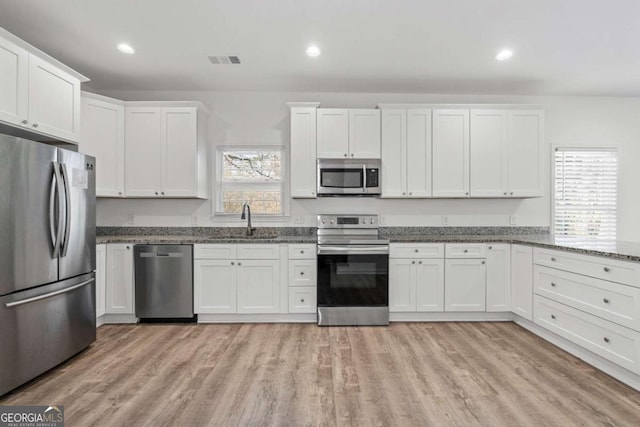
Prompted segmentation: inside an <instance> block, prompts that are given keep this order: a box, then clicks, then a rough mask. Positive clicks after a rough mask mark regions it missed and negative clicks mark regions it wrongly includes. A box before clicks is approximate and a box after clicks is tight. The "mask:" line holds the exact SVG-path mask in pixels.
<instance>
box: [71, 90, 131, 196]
mask: <svg viewBox="0 0 640 427" xmlns="http://www.w3.org/2000/svg"><path fill="white" fill-rule="evenodd" d="M79 151H81V152H83V153H85V154H88V155H90V156H93V157H95V158H96V196H98V197H123V196H124V103H123V102H121V101H117V100H115V99H110V98H106V97H101V96H98V95H93V94H85V93H83V95H82V133H81V137H80V146H79Z"/></svg>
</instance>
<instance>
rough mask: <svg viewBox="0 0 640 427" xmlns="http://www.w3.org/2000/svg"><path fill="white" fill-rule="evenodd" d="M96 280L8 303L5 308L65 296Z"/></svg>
mask: <svg viewBox="0 0 640 427" xmlns="http://www.w3.org/2000/svg"><path fill="white" fill-rule="evenodd" d="M95 280H96V279H89V280H86V281H84V282H82V283H78V284H77V285H74V286H71V287H70V288H66V289H60V290H59V291H54V292H49V293H48V294H44V295H38V296H37V297H32V298H26V299H23V300H20V301H14V302H9V303H6V304H5V307H7V308H11V307H17V306H19V305H22V304H28V303H30V302H35V301H40V300H43V299H46V298H51V297H55V296H56V295H60V294H65V293H67V292H71V291H73V290H75V289H78V288H81V287H83V286H84V285H87V284H89V283H91V282H95Z"/></svg>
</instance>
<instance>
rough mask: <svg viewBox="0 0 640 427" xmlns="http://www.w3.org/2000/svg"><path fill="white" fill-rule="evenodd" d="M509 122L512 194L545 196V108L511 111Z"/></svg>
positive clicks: (509, 161) (509, 185)
mask: <svg viewBox="0 0 640 427" xmlns="http://www.w3.org/2000/svg"><path fill="white" fill-rule="evenodd" d="M507 123H508V128H507V140H508V151H507V162H508V174H507V180H508V187H509V189H508V191H509V196H513V197H539V196H542V195H543V191H542V182H541V180H542V173H541V167H542V156H543V154H542V150H543V130H544V112H542V111H510V112H509V115H508V122H507Z"/></svg>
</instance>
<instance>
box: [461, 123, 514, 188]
mask: <svg viewBox="0 0 640 427" xmlns="http://www.w3.org/2000/svg"><path fill="white" fill-rule="evenodd" d="M470 146H471V149H470V152H471V155H470V162H471V166H470V169H471V176H470V193H471V197H504V196H506V195H507V112H506V111H501V110H471V139H470Z"/></svg>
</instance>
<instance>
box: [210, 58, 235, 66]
mask: <svg viewBox="0 0 640 427" xmlns="http://www.w3.org/2000/svg"><path fill="white" fill-rule="evenodd" d="M209 61H211V63H212V64H215V65H228V64H239V63H240V58H239V57H237V56H209Z"/></svg>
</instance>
